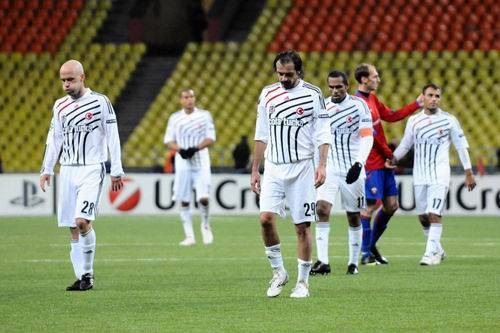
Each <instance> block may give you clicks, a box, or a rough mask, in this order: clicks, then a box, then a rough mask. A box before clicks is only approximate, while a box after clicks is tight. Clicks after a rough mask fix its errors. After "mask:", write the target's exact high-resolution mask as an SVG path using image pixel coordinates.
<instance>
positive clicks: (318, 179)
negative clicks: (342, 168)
mask: <svg viewBox="0 0 500 333" xmlns="http://www.w3.org/2000/svg"><path fill="white" fill-rule="evenodd" d="M325 180H326V166H324V165H318V167H317V168H316V175H315V177H314V187H316V188H318V187H320V186H321V185H323V184H324V183H325Z"/></svg>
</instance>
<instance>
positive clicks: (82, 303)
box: [0, 216, 500, 332]
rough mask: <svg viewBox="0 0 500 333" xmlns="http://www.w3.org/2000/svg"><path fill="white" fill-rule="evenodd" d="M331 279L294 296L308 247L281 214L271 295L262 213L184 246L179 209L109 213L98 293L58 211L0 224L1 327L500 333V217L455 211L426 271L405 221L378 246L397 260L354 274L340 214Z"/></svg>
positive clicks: (101, 221)
mask: <svg viewBox="0 0 500 333" xmlns="http://www.w3.org/2000/svg"><path fill="white" fill-rule="evenodd" d="M332 221H333V224H332V225H333V228H332V232H331V234H330V244H331V245H330V255H331V264H332V269H333V274H332V275H330V276H328V277H311V279H310V291H311V297H310V298H308V299H291V298H290V297H289V294H290V292H291V289H292V287H293V285H294V284H295V279H296V276H297V268H296V267H297V262H296V251H295V248H296V241H295V236H294V234H293V227H292V225H291V224H290V222H288V221H283V220H281V221H279V230H280V234H281V243H282V250H283V255H284V257H285V266H286V267H287V269H288V271H289V273H290V282H289V284H288V285H286V286H285V288H284V292H283V294H282V295H281V296H280V297H278V298H275V299H268V298H267V297H266V296H265V292H266V289H267V282H268V280H269V279H270V277H271V271H270V268H269V265H268V262H267V259H266V258H265V255H264V251H263V245H262V242H261V238H260V228H259V224H258V219H257V217H256V216H255V217H235V216H226V217H220V216H219V217H213V218H212V224H213V230H214V235H215V243H214V244H213V245H211V246H205V245H203V244H201V242H200V240H201V236H200V234H199V220H198V219H195V227H196V229H195V230H196V231H197V238H198V240H199V243H198V244H197V245H195V246H193V247H189V248H181V247H179V246H178V245H177V244H178V242H179V241H180V240H181V239H182V228H181V225H180V222H179V221H178V219H177V218H176V217H133V216H125V217H106V216H101V217H99V218H98V221H97V223H96V226H95V229H96V234H97V253H96V261H95V267H94V269H95V276H96V285H95V288H94V289H93V290H91V291H89V292H84V293H78V292H77V293H71V292H66V291H64V289H65V287H66V286H67V285H69V284H70V283H71V282H73V280H74V276H73V271H72V268H71V264H70V262H69V256H68V252H69V242H68V237H69V232H68V231H67V229H58V228H57V227H56V222H55V218H47V217H43V218H5V217H4V218H1V219H0V230H1V232H0V253H1V256H0V332H143V331H147V332H333V331H340V332H413V331H421V332H424V331H425V332H436V331H438V332H493V331H500V260H499V259H500V220H499V218H493V217H492V218H485V217H446V216H445V218H444V232H443V242H442V243H443V246H444V248H445V250H446V252H447V254H448V258H447V259H446V260H445V261H444V262H443V263H442V264H441V265H439V266H436V267H421V266H419V265H418V262H419V260H420V257H421V256H422V254H423V251H424V247H425V245H424V238H423V234H422V231H421V228H420V226H419V224H418V222H417V219H416V217H402V216H396V217H395V218H394V219H393V220H392V221H391V223H390V226H389V229H388V231H387V232H386V234H385V235H384V237H383V239H382V240H381V242H380V245H379V247H380V249H381V252H382V253H383V254H384V255H385V256H386V257H387V258H388V259H389V260H390V264H389V265H384V266H372V267H363V266H362V267H360V274H359V275H357V276H347V275H345V271H346V265H347V242H346V241H347V223H346V219H345V217H344V216H335V217H333V218H332Z"/></svg>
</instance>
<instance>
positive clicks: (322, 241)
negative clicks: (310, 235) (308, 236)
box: [316, 222, 330, 264]
mask: <svg viewBox="0 0 500 333" xmlns="http://www.w3.org/2000/svg"><path fill="white" fill-rule="evenodd" d="M329 235H330V222H317V223H316V252H317V255H318V260H319V261H321V262H322V263H324V264H328V263H329V260H328V237H329Z"/></svg>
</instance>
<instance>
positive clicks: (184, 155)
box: [179, 149, 191, 159]
mask: <svg viewBox="0 0 500 333" xmlns="http://www.w3.org/2000/svg"><path fill="white" fill-rule="evenodd" d="M187 151H188V150H187V149H180V150H179V155H181V157H182V158H183V159H186V158H189V157H191V156H189V157H188V155H187Z"/></svg>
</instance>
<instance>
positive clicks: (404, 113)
mask: <svg viewBox="0 0 500 333" xmlns="http://www.w3.org/2000/svg"><path fill="white" fill-rule="evenodd" d="M374 97H375V103H376V105H377V110H378V112H379V114H380V118H381V119H382V120H384V121H388V122H396V121H399V120H401V119H404V118H406V117H408V116H409V115H411V114H412V113H413V112H415V111H417V110H418V109H420V108H421V107H422V103H423V101H422V98H423V97H422V95H420V96H418V97H417V99H416V100H415V101H414V102H412V103H410V104H408V105H406V106H404V107H402V108H401V109H397V110H392V109H390V108H388V107H387V106H385V105H384V104H383V103H382V102H381V101H380V100H379V99H378V98H376V96H374Z"/></svg>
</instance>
